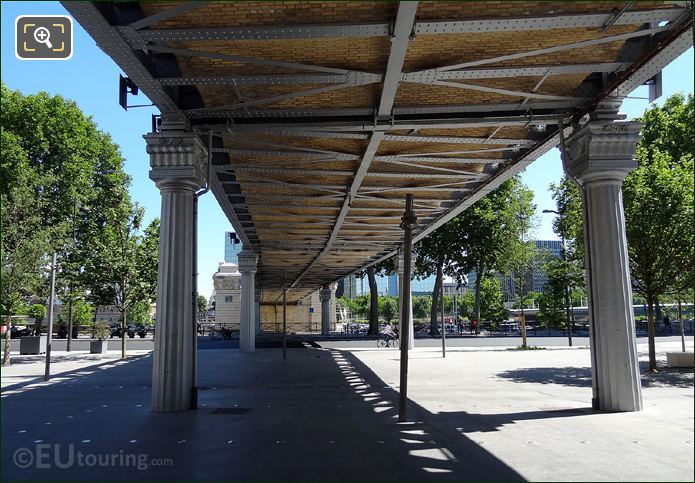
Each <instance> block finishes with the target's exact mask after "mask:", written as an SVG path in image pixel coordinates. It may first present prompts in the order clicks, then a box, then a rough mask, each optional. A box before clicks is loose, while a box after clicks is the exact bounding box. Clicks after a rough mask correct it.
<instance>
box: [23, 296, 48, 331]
mask: <svg viewBox="0 0 695 483" xmlns="http://www.w3.org/2000/svg"><path fill="white" fill-rule="evenodd" d="M27 315H28V316H29V317H31V318H32V319H34V334H35V335H41V326H42V325H43V319H45V318H46V306H45V305H41V304H33V305H32V306H31V307H29V310H28V312H27Z"/></svg>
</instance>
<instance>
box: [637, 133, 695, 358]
mask: <svg viewBox="0 0 695 483" xmlns="http://www.w3.org/2000/svg"><path fill="white" fill-rule="evenodd" d="M637 155H638V159H640V161H646V162H643V163H642V164H641V165H640V166H639V167H638V168H637V169H636V170H634V171H633V172H632V173H630V175H629V176H628V177H627V178H626V179H625V182H624V184H623V197H624V206H625V225H626V229H627V240H628V254H629V259H630V271H631V273H632V286H633V288H634V290H635V291H636V292H637V293H638V294H640V295H641V296H643V297H644V298H645V300H646V303H647V331H648V335H649V369H650V370H652V371H654V370H656V350H655V345H654V335H655V334H654V332H655V329H654V305H655V303H656V301H657V300H658V298H659V297H660V296H663V295H665V294H666V293H668V292H669V291H671V290H673V289H674V288H675V287H682V286H683V285H684V281H685V280H687V279H688V278H689V276H690V274H691V273H692V263H693V247H694V246H695V245H694V243H693V241H694V240H693V189H694V186H693V173H694V171H693V158H692V155H688V156H684V157H683V158H681V159H680V161H679V162H678V163H674V161H673V158H672V157H671V156H670V155H669V154H668V153H662V152H660V151H659V150H658V149H656V148H652V149H650V150H649V151H647V150H646V149H645V148H644V147H642V146H639V147H638V149H637ZM649 156H651V159H649V160H648V157H649Z"/></svg>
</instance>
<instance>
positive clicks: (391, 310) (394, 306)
mask: <svg viewBox="0 0 695 483" xmlns="http://www.w3.org/2000/svg"><path fill="white" fill-rule="evenodd" d="M379 302H380V305H381V314H382V315H383V316H384V320H386V322H388V323H389V324H390V323H391V321H392V320H393V319H395V318H396V317H398V299H397V298H396V297H381V298H380V299H379Z"/></svg>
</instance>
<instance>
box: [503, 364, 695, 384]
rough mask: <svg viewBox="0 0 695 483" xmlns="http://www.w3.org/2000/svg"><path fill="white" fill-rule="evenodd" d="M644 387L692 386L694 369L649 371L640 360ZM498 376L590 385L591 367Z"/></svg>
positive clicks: (527, 370)
mask: <svg viewBox="0 0 695 483" xmlns="http://www.w3.org/2000/svg"><path fill="white" fill-rule="evenodd" d="M639 366H640V372H641V379H642V387H667V386H672V387H692V386H693V384H694V380H695V378H694V375H693V371H692V369H679V368H673V367H659V369H658V372H656V373H651V372H649V363H648V362H646V361H640V363H639ZM497 377H501V378H504V379H509V380H511V381H513V382H528V383H535V384H559V385H563V386H576V387H590V386H591V368H589V367H529V368H523V369H511V370H508V371H504V372H500V373H498V374H497Z"/></svg>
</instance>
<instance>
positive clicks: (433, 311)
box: [415, 221, 458, 335]
mask: <svg viewBox="0 0 695 483" xmlns="http://www.w3.org/2000/svg"><path fill="white" fill-rule="evenodd" d="M455 228H456V224H455V223H454V222H452V221H450V222H449V223H447V224H445V225H444V226H441V227H439V228H438V229H436V230H435V231H433V232H432V233H430V234H429V235H428V236H427V237H425V238H424V239H423V240H422V241H421V242H420V243H419V244H418V248H417V257H416V258H415V273H416V276H417V278H419V279H423V278H427V277H430V276H432V275H435V279H434V288H433V289H432V299H431V305H430V335H438V334H439V324H438V322H437V321H438V316H437V314H438V313H439V303H440V302H439V297H440V294H441V291H442V283H444V273H445V271H446V272H448V273H449V274H450V273H451V272H450V269H451V263H452V261H453V260H454V258H455V257H456V256H457V253H456V249H457V244H456V243H455V238H456V237H457V236H458V233H457V232H456V229H455Z"/></svg>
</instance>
